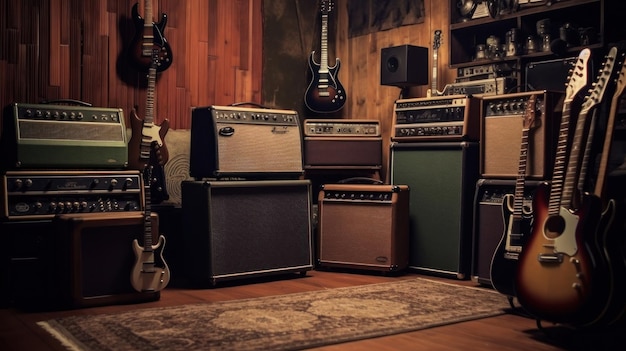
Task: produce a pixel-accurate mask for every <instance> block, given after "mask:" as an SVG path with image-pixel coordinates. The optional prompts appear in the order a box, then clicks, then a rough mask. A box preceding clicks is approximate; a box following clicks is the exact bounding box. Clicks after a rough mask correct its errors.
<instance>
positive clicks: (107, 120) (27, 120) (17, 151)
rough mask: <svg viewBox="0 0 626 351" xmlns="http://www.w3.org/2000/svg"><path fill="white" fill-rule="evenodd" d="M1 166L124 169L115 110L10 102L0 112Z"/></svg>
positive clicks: (122, 132) (122, 131)
mask: <svg viewBox="0 0 626 351" xmlns="http://www.w3.org/2000/svg"><path fill="white" fill-rule="evenodd" d="M2 130H3V133H2V141H1V147H2V155H3V157H2V159H3V165H2V166H3V168H5V169H44V168H45V169H110V168H112V169H123V168H126V167H127V166H128V146H127V139H126V128H125V127H124V113H123V112H122V109H119V108H103V107H83V106H80V107H79V106H66V105H53V104H23V103H14V104H12V105H10V106H8V107H7V108H6V109H5V112H4V119H3V128H2Z"/></svg>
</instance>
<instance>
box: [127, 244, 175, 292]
mask: <svg viewBox="0 0 626 351" xmlns="http://www.w3.org/2000/svg"><path fill="white" fill-rule="evenodd" d="M164 248H165V237H164V236H163V235H160V236H159V242H158V243H157V244H156V245H152V246H151V249H150V250H145V248H144V247H142V246H141V245H139V242H138V241H137V239H135V240H133V251H134V253H135V263H134V265H133V270H132V272H131V277H130V282H131V285H132V286H133V288H134V289H135V290H137V291H139V292H154V291H161V290H162V289H163V288H165V286H167V284H168V283H169V281H170V269H169V267H168V266H167V263H165V260H164V259H163V249H164ZM156 255H158V256H159V259H160V262H162V267H159V266H157V265H156V261H155V257H156Z"/></svg>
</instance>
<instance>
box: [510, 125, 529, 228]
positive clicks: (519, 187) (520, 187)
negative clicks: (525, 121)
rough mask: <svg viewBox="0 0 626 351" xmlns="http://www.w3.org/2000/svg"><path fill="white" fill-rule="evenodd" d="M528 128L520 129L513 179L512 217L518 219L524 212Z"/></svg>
mask: <svg viewBox="0 0 626 351" xmlns="http://www.w3.org/2000/svg"><path fill="white" fill-rule="evenodd" d="M529 134H530V129H529V128H524V129H522V147H521V150H520V159H519V165H518V173H517V178H516V180H515V196H514V198H513V217H514V218H517V219H520V218H522V215H523V213H524V188H525V183H526V165H527V163H528V135H529Z"/></svg>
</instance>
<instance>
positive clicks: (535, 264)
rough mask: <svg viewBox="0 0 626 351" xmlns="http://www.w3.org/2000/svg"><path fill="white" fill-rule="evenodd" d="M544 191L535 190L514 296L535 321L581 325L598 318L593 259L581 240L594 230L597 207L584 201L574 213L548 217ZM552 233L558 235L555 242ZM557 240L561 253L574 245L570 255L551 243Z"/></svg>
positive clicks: (592, 198)
mask: <svg viewBox="0 0 626 351" xmlns="http://www.w3.org/2000/svg"><path fill="white" fill-rule="evenodd" d="M549 188H550V186H549V185H547V184H545V183H544V184H542V185H540V186H539V188H538V189H537V193H536V194H535V197H534V199H533V209H534V211H533V215H534V224H533V230H532V232H531V235H530V237H529V238H528V241H527V242H526V245H525V246H524V250H523V251H522V253H521V254H520V257H519V262H518V270H517V275H516V279H515V289H516V296H517V299H518V300H519V302H520V303H521V304H522V306H523V307H524V308H525V309H526V310H527V311H528V312H529V313H531V314H532V315H534V316H535V317H537V318H539V319H544V320H548V321H552V322H563V323H570V324H584V323H587V322H588V321H589V320H590V319H593V318H594V316H595V315H596V314H597V313H598V311H597V308H598V306H597V302H598V301H597V300H598V299H597V298H596V296H595V291H594V289H593V283H594V282H593V279H594V273H595V272H594V266H593V257H592V256H591V255H590V253H589V250H588V247H587V246H586V245H585V244H584V240H583V236H584V233H588V232H592V231H594V230H595V228H596V226H597V224H598V222H597V219H598V218H599V216H600V213H599V212H600V211H599V210H598V208H600V201H599V199H598V198H597V197H595V196H590V195H585V196H583V205H582V206H581V208H580V209H579V210H577V211H576V212H575V213H571V212H570V211H569V210H567V209H565V208H561V212H560V215H559V216H550V215H549V212H548V200H549V195H550V191H549ZM555 227H558V230H559V231H561V233H562V234H560V237H559V236H555V234H554V233H555V230H554V229H555ZM560 239H562V240H563V241H564V242H565V244H563V245H564V246H565V247H569V246H570V245H575V246H576V248H577V249H576V250H575V253H574V254H571V255H569V254H567V253H565V252H561V251H558V250H557V249H556V243H555V240H560Z"/></svg>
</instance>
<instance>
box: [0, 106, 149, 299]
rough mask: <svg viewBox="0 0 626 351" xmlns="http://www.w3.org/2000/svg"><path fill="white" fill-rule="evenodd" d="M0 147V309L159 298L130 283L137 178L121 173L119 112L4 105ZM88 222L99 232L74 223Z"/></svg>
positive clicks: (139, 200) (137, 223) (123, 141)
mask: <svg viewBox="0 0 626 351" xmlns="http://www.w3.org/2000/svg"><path fill="white" fill-rule="evenodd" d="M0 147H1V153H2V159H3V163H2V179H1V180H0V181H1V188H0V192H1V196H2V201H1V202H0V217H1V219H0V227H1V229H0V235H1V236H2V242H3V243H4V244H3V245H2V252H1V258H2V268H1V274H0V279H1V280H2V286H3V287H7V288H5V289H2V290H3V291H2V294H3V295H2V303H3V304H16V305H19V306H21V307H24V306H28V307H33V308H38V307H42V308H51V307H52V308H74V307H82V306H93V305H102V304H109V303H130V302H141V301H151V300H156V299H158V298H159V294H158V292H151V293H139V292H136V291H135V290H134V289H133V288H132V287H131V283H130V278H129V277H130V272H131V270H132V262H133V259H134V257H133V251H132V242H133V240H134V239H135V238H137V239H141V235H142V234H143V229H142V227H143V224H144V219H143V211H144V207H145V206H144V202H145V196H144V187H143V179H142V177H141V175H140V172H139V171H130V170H127V164H128V147H127V136H126V128H125V126H124V114H123V111H122V110H121V109H118V108H102V107H91V106H87V105H78V106H74V105H60V104H25V103H14V104H11V105H9V106H7V107H6V108H5V109H4V112H3V116H2V134H1V139H0ZM94 220H95V221H98V222H99V224H100V225H101V226H102V227H103V228H104V227H106V228H108V229H106V230H105V229H95V228H88V227H89V226H88V225H85V224H84V223H87V222H93V221H94ZM154 222H155V225H157V226H156V228H155V230H157V231H158V221H157V220H156V219H155V221H154ZM72 223H74V224H76V225H75V226H72V225H70V224H72ZM70 228H71V229H70ZM102 252H107V253H109V255H106V256H102V255H101V254H100V253H102ZM94 257H100V259H98V260H94ZM104 267H107V269H106V270H103V269H104ZM95 276H97V277H98V279H97V281H96V280H94V279H93V277H95ZM120 277H124V278H123V279H122V278H120Z"/></svg>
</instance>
